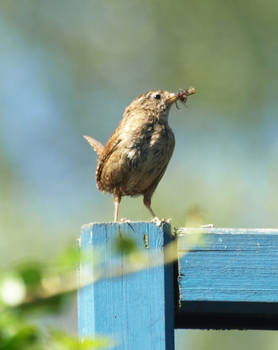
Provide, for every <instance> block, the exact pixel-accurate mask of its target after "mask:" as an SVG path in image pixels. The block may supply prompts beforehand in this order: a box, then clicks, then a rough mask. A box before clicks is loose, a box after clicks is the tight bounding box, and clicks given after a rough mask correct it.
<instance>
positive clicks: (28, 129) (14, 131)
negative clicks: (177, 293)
mask: <svg viewBox="0 0 278 350" xmlns="http://www.w3.org/2000/svg"><path fill="white" fill-rule="evenodd" d="M277 18H278V3H277V1H275V0H265V1H259V0H253V1H238V0H235V1H232V2H231V1H226V2H223V1H220V0H210V1H204V0H203V1H201V0H195V1H181V0H172V1H166V0H159V1H157V0H148V1H146V0H133V1H127V0H117V1H115V0H105V1H100V0H98V1H97V0H82V1H74V0H60V1H54V0H48V1H42V0H41V1H39V0H18V1H15V0H7V1H5V0H1V1H0V47H1V55H0V77H1V79H0V166H1V172H0V232H1V236H0V245H1V258H0V265H2V266H7V265H9V264H10V263H11V262H13V261H17V260H19V259H23V258H24V259H27V258H33V257H44V258H45V259H47V258H48V257H50V256H53V255H55V254H56V253H57V252H58V251H59V250H61V249H62V247H63V246H64V245H65V244H67V243H68V242H70V241H72V240H73V239H74V238H76V237H78V235H79V230H80V226H81V225H82V224H83V223H87V222H91V221H110V220H112V213H113V200H112V197H111V196H109V195H104V194H101V193H99V192H98V191H97V190H96V186H95V179H94V173H95V167H96V156H95V154H94V152H93V151H92V150H91V149H90V148H89V146H88V145H87V144H86V142H85V141H84V140H83V139H82V137H81V136H82V135H83V134H88V135H91V136H93V137H96V138H97V139H99V140H100V141H102V142H103V143H104V142H105V141H106V140H107V139H108V138H109V136H110V135H111V133H112V131H113V130H114V128H115V127H116V126H117V124H118V122H119V120H120V118H121V115H122V113H123V111H124V108H125V107H126V106H127V105H128V104H129V103H130V101H131V100H132V99H133V98H135V97H136V96H138V95H140V94H141V93H144V92H145V91H148V90H151V89H167V90H169V91H176V90H177V89H178V88H188V87H190V86H194V87H195V88H196V89H197V94H196V96H193V97H192V98H190V101H189V102H188V104H187V107H185V108H184V107H182V108H181V109H180V110H176V108H173V109H172V111H171V115H170V125H171V126H172V129H173V130H174V132H175V135H176V150H175V152H174V155H173V158H172V160H171V162H170V165H169V168H168V170H167V172H166V174H165V176H164V178H163V180H162V181H161V183H160V185H159V187H158V189H157V191H156V192H155V195H154V197H153V208H154V210H155V211H156V213H157V214H158V216H160V217H171V218H172V222H173V224H174V225H176V226H184V225H185V224H186V223H188V222H190V219H191V218H190V216H192V213H193V216H194V215H196V212H197V213H198V212H199V213H200V216H202V217H203V218H204V220H205V222H206V223H214V224H215V225H217V226H234V227H239V226H244V227H274V226H277V224H278V216H277V208H278V195H277V194H278V180H277V174H278V164H277V159H278V137H277V129H278V119H277V111H278V103H277V90H278V80H277V78H278V77H277V75H278V64H277V62H278V40H277V36H278V26H277ZM120 217H127V218H129V219H132V220H148V219H149V214H148V212H147V210H146V209H145V208H144V207H143V204H142V198H136V199H128V198H124V199H123V201H122V203H121V206H120ZM71 319H72V321H70V322H68V324H67V327H72V328H74V324H75V321H74V320H73V317H71ZM177 337H178V339H177V342H178V349H184V348H185V346H187V347H186V349H196V348H198V349H200V350H201V349H208V350H209V349H232V348H234V347H235V345H236V346H237V348H239V349H245V348H246V346H247V345H248V344H249V345H250V346H252V347H253V349H254V350H255V349H262V348H263V349H265V350H268V349H277V346H278V336H277V335H276V333H273V332H246V333H241V332H228V333H222V332H212V331H210V332H201V331H183V332H181V331H179V332H177ZM229 344H230V345H229ZM231 344H232V345H231ZM229 346H230V347H229ZM232 346H233V347H232Z"/></svg>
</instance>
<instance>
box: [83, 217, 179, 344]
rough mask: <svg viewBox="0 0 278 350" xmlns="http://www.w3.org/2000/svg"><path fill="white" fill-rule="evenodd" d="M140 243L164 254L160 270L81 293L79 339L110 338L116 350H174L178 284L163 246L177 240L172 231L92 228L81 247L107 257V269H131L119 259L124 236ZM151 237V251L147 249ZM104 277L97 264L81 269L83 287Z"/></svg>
mask: <svg viewBox="0 0 278 350" xmlns="http://www.w3.org/2000/svg"><path fill="white" fill-rule="evenodd" d="M120 234H121V235H123V236H124V237H129V238H132V239H134V240H135V242H136V243H137V245H138V246H139V247H140V248H141V249H144V250H145V251H152V250H154V249H155V250H158V251H160V254H159V257H158V259H160V261H159V262H160V265H159V266H157V267H155V268H151V269H145V270H142V271H140V272H137V273H135V274H131V275H122V276H119V277H117V278H113V279H102V280H100V281H99V282H97V283H94V284H90V285H88V286H86V287H83V288H81V289H80V290H79V292H78V319H79V320H78V323H79V335H80V337H81V338H83V337H85V336H96V335H107V336H109V337H112V338H114V340H115V341H116V342H117V345H116V346H115V347H114V348H113V349H126V350H130V349H134V350H136V349H146V350H148V349H152V350H153V349H155V350H162V349H165V350H173V349H174V283H173V267H172V265H167V266H164V265H163V262H164V257H163V246H164V245H165V244H167V243H168V242H169V241H170V240H171V239H172V237H171V234H170V231H169V226H168V225H164V226H163V227H162V228H161V227H157V226H155V225H154V224H153V223H144V222H143V223H125V224H118V223H113V224H89V225H86V226H84V227H83V228H82V234H81V240H80V248H81V249H82V250H88V251H89V252H90V253H91V254H92V255H94V254H96V253H97V252H101V255H100V256H101V263H102V266H103V267H104V268H107V267H109V266H113V265H114V264H115V263H119V262H120V264H121V266H123V269H124V267H125V264H126V258H125V256H123V255H121V256H115V252H114V248H113V242H114V241H115V239H117V238H118V237H119V235H120ZM146 237H147V239H148V248H146ZM95 273H98V271H97V269H96V266H95V265H94V264H90V265H89V266H88V265H85V264H84V265H81V267H80V271H79V278H80V282H81V283H83V282H84V280H85V279H86V276H88V275H90V276H94V274H95Z"/></svg>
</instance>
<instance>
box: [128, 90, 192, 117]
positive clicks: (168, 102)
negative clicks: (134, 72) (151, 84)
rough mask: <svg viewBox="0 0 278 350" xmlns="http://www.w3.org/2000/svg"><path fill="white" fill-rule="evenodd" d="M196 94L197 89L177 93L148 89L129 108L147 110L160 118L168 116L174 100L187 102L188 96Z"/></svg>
mask: <svg viewBox="0 0 278 350" xmlns="http://www.w3.org/2000/svg"><path fill="white" fill-rule="evenodd" d="M193 94H195V89H194V88H190V89H188V90H179V91H178V92H177V93H173V92H168V91H164V90H154V91H148V92H146V93H145V94H143V95H141V96H138V97H137V98H135V99H134V100H133V101H132V103H131V104H130V105H129V107H128V109H130V110H131V109H132V110H133V109H138V110H146V111H147V112H149V113H152V114H153V115H154V116H155V117H157V118H159V119H161V118H162V119H163V118H167V117H168V113H169V110H170V107H171V106H172V104H173V103H174V102H177V101H181V102H182V103H185V102H186V100H187V97H188V96H190V95H193Z"/></svg>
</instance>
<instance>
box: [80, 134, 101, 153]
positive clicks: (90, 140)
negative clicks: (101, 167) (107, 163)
mask: <svg viewBox="0 0 278 350" xmlns="http://www.w3.org/2000/svg"><path fill="white" fill-rule="evenodd" d="M83 137H84V139H85V140H87V141H88V143H89V145H90V146H91V147H93V149H94V150H95V152H96V153H97V155H98V157H99V156H100V155H101V153H102V151H103V149H104V146H103V144H102V143H100V142H99V141H97V140H95V139H93V138H92V137H90V136H85V135H84V136H83Z"/></svg>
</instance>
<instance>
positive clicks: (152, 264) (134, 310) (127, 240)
mask: <svg viewBox="0 0 278 350" xmlns="http://www.w3.org/2000/svg"><path fill="white" fill-rule="evenodd" d="M200 233H202V234H201V235H200ZM196 238H197V239H196ZM132 242H135V246H136V247H138V248H139V250H135V251H134V250H132V247H133V245H132V244H131V243H132ZM176 243H177V251H176V246H175V244H176ZM130 244H131V245H130ZM79 246H80V249H81V250H82V251H84V252H86V254H87V255H88V256H89V257H90V259H89V260H88V261H86V262H82V263H81V265H80V267H79V281H80V287H81V288H80V289H79V291H78V324H79V335H80V337H81V339H82V338H84V337H88V336H89V337H94V336H99V335H101V336H102V335H106V336H109V337H110V338H112V339H113V341H114V346H113V347H112V348H113V349H128V350H130V349H134V350H137V349H146V350H149V349H152V350H153V349H155V350H156V349H157V350H161V349H165V350H173V349H174V329H175V328H200V329H203V328H215V329H223V328H225V329H231V328H233V329H278V230H264V229H255V230H253V229H221V228H218V229H217V228H206V229H202V230H200V229H188V228H187V229H185V228H183V229H179V230H176V231H175V232H174V233H171V230H170V226H169V225H167V224H164V225H162V226H161V227H157V226H156V225H155V224H153V223H150V222H141V223H138V222H137V223H134V222H132V223H124V224H118V223H112V224H110V223H109V224H89V225H85V226H84V227H83V228H82V234H81V238H80V240H79ZM125 247H127V248H128V249H127V250H126V249H124V248H125ZM169 247H170V248H171V249H169ZM119 248H123V249H122V250H121V249H119ZM177 255H178V257H179V258H178V261H177V262H173V261H174V259H175V258H176V256H177ZM165 263H166V264H165ZM137 265H138V266H137ZM143 266H144V267H145V268H144V269H142V267H143ZM134 270H135V271H136V272H134V273H131V272H132V271H134ZM91 282H94V283H91Z"/></svg>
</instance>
